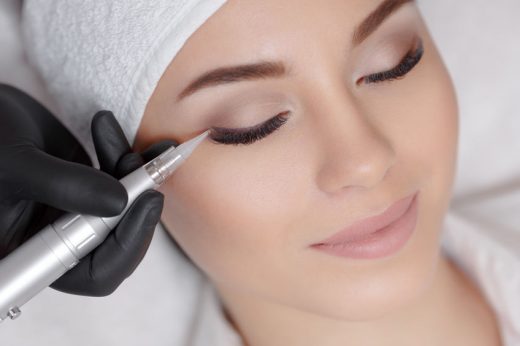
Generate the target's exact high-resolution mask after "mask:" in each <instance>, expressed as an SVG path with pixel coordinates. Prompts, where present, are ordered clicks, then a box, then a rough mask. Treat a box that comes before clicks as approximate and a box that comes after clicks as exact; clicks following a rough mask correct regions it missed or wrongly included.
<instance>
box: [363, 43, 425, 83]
mask: <svg viewBox="0 0 520 346" xmlns="http://www.w3.org/2000/svg"><path fill="white" fill-rule="evenodd" d="M423 54H424V47H423V43H422V40H420V39H419V40H418V43H417V47H416V48H415V49H412V50H411V51H409V52H408V53H406V55H405V57H404V58H403V59H402V60H401V62H399V64H398V65H397V66H396V67H394V68H393V69H391V70H388V71H383V72H378V73H374V74H371V75H369V76H366V77H363V78H361V79H360V80H359V81H358V84H361V83H363V82H364V83H365V84H371V83H380V82H384V81H392V80H396V79H400V78H402V77H404V76H405V75H406V74H408V72H410V71H411V70H412V69H413V68H414V67H415V66H416V65H417V64H418V63H419V61H421V59H422V56H423Z"/></svg>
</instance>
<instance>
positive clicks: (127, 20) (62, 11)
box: [22, 0, 226, 167]
mask: <svg viewBox="0 0 520 346" xmlns="http://www.w3.org/2000/svg"><path fill="white" fill-rule="evenodd" d="M225 2H226V0H154V1H142V0H89V1H84V0H68V1H60V0H46V1H41V0H26V1H24V8H23V17H22V24H23V39H24V44H25V47H26V49H27V53H28V54H27V55H28V57H29V58H30V62H31V64H33V65H34V66H35V67H36V68H37V70H38V71H39V73H40V74H41V76H42V77H43V79H44V82H45V84H46V86H47V88H48V90H49V93H50V95H51V97H52V98H53V99H54V100H55V102H56V103H57V107H58V114H57V117H58V118H59V119H60V120H61V121H62V123H63V124H64V125H65V126H66V127H67V128H68V129H69V130H70V131H71V132H72V133H73V134H74V135H75V136H76V137H77V138H78V140H79V141H80V143H82V144H83V146H84V147H85V149H86V150H87V153H88V154H89V156H90V158H91V159H92V162H93V163H94V166H95V167H99V164H98V161H97V158H96V155H95V150H94V146H93V142H92V138H91V132H90V123H91V120H92V117H93V116H94V114H95V113H96V112H97V111H99V110H102V109H107V110H111V111H112V112H113V113H114V115H115V117H116V118H117V119H118V121H119V123H120V124H121V127H122V128H123V131H124V133H125V135H126V137H127V139H128V141H129V142H130V144H133V141H134V138H135V134H136V132H137V129H138V127H139V124H140V122H141V118H142V116H143V113H144V110H145V107H146V104H147V102H148V100H149V98H150V96H151V95H152V92H153V91H154V89H155V87H156V85H157V83H158V81H159V79H160V77H161V75H162V74H163V73H164V71H165V70H166V68H167V67H168V65H169V63H170V62H171V61H172V59H173V58H174V57H175V55H176V54H177V53H178V52H179V51H180V49H181V48H182V46H183V45H184V43H185V42H186V40H187V39H188V38H189V37H190V36H191V35H192V34H193V33H194V32H195V31H196V30H197V29H198V28H199V27H200V26H201V25H202V24H203V23H204V22H205V21H206V20H207V19H208V18H209V17H210V16H211V15H212V14H213V13H215V12H216V11H217V10H218V9H219V8H220V6H221V5H223V4H224V3H225Z"/></svg>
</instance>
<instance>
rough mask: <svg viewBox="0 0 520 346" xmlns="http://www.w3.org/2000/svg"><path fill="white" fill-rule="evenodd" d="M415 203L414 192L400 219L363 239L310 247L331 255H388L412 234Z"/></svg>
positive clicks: (369, 256)
mask: <svg viewBox="0 0 520 346" xmlns="http://www.w3.org/2000/svg"><path fill="white" fill-rule="evenodd" d="M417 204H418V201H417V194H416V195H415V196H414V198H413V200H412V203H410V207H408V210H407V211H406V212H405V213H404V214H403V216H401V218H400V219H398V220H396V221H394V222H393V223H391V224H390V225H388V226H386V227H384V228H381V229H380V230H378V231H376V232H374V233H371V234H369V235H368V236H366V237H365V238H363V239H358V240H355V241H350V242H345V243H341V244H334V245H327V244H319V245H313V246H312V248H314V249H316V250H319V251H324V252H326V253H328V254H331V255H335V256H340V257H347V258H356V259H374V258H381V257H386V256H390V255H392V254H394V253H396V252H397V251H399V250H400V249H401V248H402V247H403V246H404V245H405V244H406V243H407V242H408V239H410V237H411V236H412V233H413V231H414V230H415V227H416V224H417V209H418V206H417Z"/></svg>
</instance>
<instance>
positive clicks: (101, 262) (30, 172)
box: [0, 84, 177, 296]
mask: <svg viewBox="0 0 520 346" xmlns="http://www.w3.org/2000/svg"><path fill="white" fill-rule="evenodd" d="M107 119H108V120H107ZM110 119H111V120H110ZM92 127H93V131H94V130H95V133H94V135H93V137H94V141H95V146H96V152H97V153H98V155H99V161H100V165H101V167H100V168H101V170H97V169H95V168H93V167H91V166H92V164H91V162H90V159H89V157H88V155H87V154H86V152H85V151H84V149H83V148H82V147H81V145H80V144H79V143H78V142H77V140H76V139H75V138H74V137H73V136H72V135H71V133H70V132H69V131H68V130H67V129H66V128H65V127H64V126H63V125H62V124H61V123H60V122H59V121H58V120H57V119H56V118H55V117H54V116H53V115H52V114H51V113H50V112H49V111H48V110H47V109H46V108H45V107H44V106H43V105H41V104H40V103H38V102H37V101H36V100H35V99H33V98H32V97H30V96H29V95H27V94H25V93H24V92H22V91H21V90H19V89H16V88H14V87H11V86H8V85H5V84H0V259H1V258H3V257H5V256H6V255H8V254H9V253H10V252H12V251H13V250H14V249H15V248H16V247H18V246H19V245H21V244H22V243H23V242H24V241H25V240H27V239H28V238H30V237H31V236H32V235H34V234H35V233H36V232H38V231H39V230H41V229H42V228H43V227H44V226H45V225H47V224H49V223H51V222H53V221H54V220H56V219H57V218H58V217H59V216H61V215H62V214H63V213H64V212H65V211H66V212H77V213H83V214H90V215H96V216H105V217H109V216H115V215H117V214H119V213H120V212H121V211H122V210H123V209H124V207H125V206H126V203H127V201H128V196H127V193H126V190H125V189H124V187H123V185H122V184H121V183H119V181H118V179H119V178H121V177H122V176H123V175H125V173H129V172H130V171H132V170H133V169H135V168H137V167H138V166H139V165H141V164H142V163H143V162H144V161H148V160H150V159H152V158H154V157H155V156H157V155H158V154H160V153H161V152H162V151H163V150H165V149H166V148H168V147H169V146H171V145H177V143H176V142H173V141H164V142H159V143H156V144H155V145H153V146H151V147H149V148H148V149H147V150H146V151H145V152H143V153H142V154H139V153H132V152H131V148H130V146H129V145H128V142H126V138H125V137H124V135H123V133H122V130H121V128H120V127H119V124H118V123H117V121H115V118H114V117H113V115H112V114H111V113H109V112H106V111H103V112H99V113H98V114H96V116H95V117H94V119H93V122H92ZM125 144H126V146H125ZM162 206H163V195H162V194H161V193H160V192H158V191H156V190H148V191H145V192H144V193H143V194H141V195H140V196H139V198H137V199H136V200H135V201H134V203H133V204H132V206H131V207H130V208H129V210H128V211H127V213H126V214H125V216H124V217H123V218H122V219H121V221H120V222H119V224H118V225H117V227H116V228H115V229H114V230H113V231H112V232H111V233H110V234H109V236H108V237H107V238H106V239H105V241H104V242H103V243H102V244H100V245H99V246H98V247H97V248H96V249H94V250H93V251H92V252H91V253H89V254H88V255H87V256H85V257H84V258H82V259H81V260H80V262H79V263H78V264H77V265H76V266H75V267H74V268H72V269H71V270H69V271H68V272H66V273H65V274H64V275H63V276H62V277H60V278H59V279H57V280H56V281H55V282H53V283H52V284H51V285H50V287H52V288H54V289H56V290H59V291H62V292H67V293H72V294H79V295H87V296H106V295H109V294H111V293H113V292H114V291H115V290H116V289H117V287H119V285H120V284H121V283H122V282H123V281H124V280H125V279H126V278H127V277H128V276H129V275H131V274H132V273H133V272H134V270H135V268H136V267H137V266H138V264H139V263H140V262H141V260H142V258H143V257H144V255H145V253H146V251H147V249H148V247H149V245H150V242H151V239H152V236H153V232H154V230H155V226H156V225H157V223H158V222H159V219H160V214H161V211H162Z"/></svg>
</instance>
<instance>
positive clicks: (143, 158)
mask: <svg viewBox="0 0 520 346" xmlns="http://www.w3.org/2000/svg"><path fill="white" fill-rule="evenodd" d="M176 144H177V142H175V141H172V140H169V139H168V140H164V141H161V142H158V143H155V144H152V145H151V146H150V147H148V148H147V149H146V150H145V151H144V152H143V153H142V154H139V153H134V152H132V153H129V154H126V155H124V156H123V157H122V158H121V159H120V160H119V162H118V163H117V166H116V170H115V175H114V176H115V177H117V178H118V179H121V178H122V177H124V176H125V175H127V174H129V173H131V172H132V171H134V170H136V169H138V168H139V167H141V166H142V165H144V164H145V163H147V162H148V161H150V160H152V159H154V158H155V157H157V156H158V155H159V154H161V153H162V152H164V151H165V150H166V149H168V148H170V147H171V146H172V145H173V146H175V145H176Z"/></svg>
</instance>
